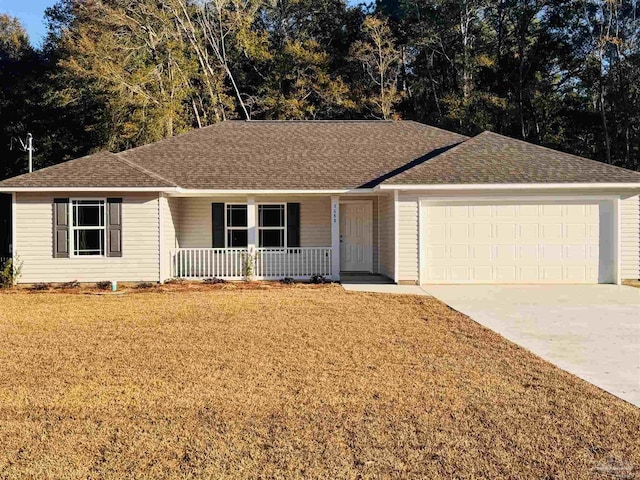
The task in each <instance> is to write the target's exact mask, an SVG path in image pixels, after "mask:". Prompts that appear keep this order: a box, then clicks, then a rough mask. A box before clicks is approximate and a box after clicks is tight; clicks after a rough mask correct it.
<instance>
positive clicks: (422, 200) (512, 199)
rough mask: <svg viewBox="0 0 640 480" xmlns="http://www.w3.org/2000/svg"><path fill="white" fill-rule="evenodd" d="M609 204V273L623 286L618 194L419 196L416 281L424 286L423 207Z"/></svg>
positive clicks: (615, 281) (425, 245)
mask: <svg viewBox="0 0 640 480" xmlns="http://www.w3.org/2000/svg"><path fill="white" fill-rule="evenodd" d="M593 201H598V202H610V203H611V207H612V209H611V212H612V224H613V225H612V226H613V232H612V236H611V237H612V241H613V247H612V246H610V245H607V246H608V247H609V248H611V247H612V250H613V252H612V262H613V265H612V271H613V278H614V283H615V284H617V285H621V284H622V277H621V255H620V248H621V247H620V237H621V234H620V224H621V222H620V201H621V196H620V195H526V196H524V195H519V196H506V195H505V196H502V195H500V196H486V195H484V196H469V197H429V196H419V197H418V279H419V283H420V284H424V283H426V279H425V271H426V269H425V268H424V267H425V265H426V264H427V261H426V250H427V244H426V238H425V235H424V228H423V227H424V226H425V224H426V218H425V208H424V207H425V206H432V205H473V204H474V203H487V202H489V203H491V204H493V205H499V204H501V203H506V204H508V203H518V202H537V203H545V202H557V203H562V202H593Z"/></svg>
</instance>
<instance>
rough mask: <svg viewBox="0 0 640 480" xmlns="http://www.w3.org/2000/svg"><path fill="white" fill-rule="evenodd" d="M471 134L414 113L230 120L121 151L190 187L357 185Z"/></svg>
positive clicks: (379, 178) (372, 182)
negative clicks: (404, 116) (395, 117)
mask: <svg viewBox="0 0 640 480" xmlns="http://www.w3.org/2000/svg"><path fill="white" fill-rule="evenodd" d="M465 139H466V137H464V136H462V135H458V134H456V133H453V132H448V131H446V130H441V129H439V128H434V127H430V126H427V125H423V124H420V123H416V122H410V121H404V122H383V121H355V122H349V121H326V122H325V121H311V122H287V121H285V122H279V121H253V122H244V121H229V122H223V123H219V124H217V125H214V126H211V127H207V128H203V129H200V130H196V131H193V132H190V133H188V134H185V135H181V136H177V137H173V138H170V139H167V140H164V141H161V142H157V143H153V144H150V145H146V146H143V147H139V148H134V149H132V150H128V151H125V152H122V153H121V154H120V155H121V156H122V157H123V158H126V159H127V160H129V161H131V162H134V163H136V164H137V165H140V166H142V167H144V168H146V169H148V170H152V171H154V172H156V173H157V174H159V175H160V176H162V177H163V178H165V179H167V180H169V181H171V182H174V183H176V184H177V185H179V186H180V187H183V188H189V189H222V190H228V189H270V190H271V189H284V190H289V189H296V190H298V189H327V190H330V189H352V188H358V187H362V186H372V185H375V184H377V183H380V182H381V181H382V180H384V178H385V175H387V174H388V173H389V172H390V171H393V170H395V169H399V168H402V167H405V166H406V165H407V164H410V163H411V162H415V161H417V160H419V159H422V158H424V157H425V156H427V155H429V154H430V153H432V152H434V151H437V150H438V149H441V148H443V147H448V146H451V145H455V144H457V143H459V142H461V141H463V140H465Z"/></svg>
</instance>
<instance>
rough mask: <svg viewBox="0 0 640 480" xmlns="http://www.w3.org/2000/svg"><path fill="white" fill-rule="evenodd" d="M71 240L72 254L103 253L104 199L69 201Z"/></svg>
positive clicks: (89, 254) (95, 254)
mask: <svg viewBox="0 0 640 480" xmlns="http://www.w3.org/2000/svg"><path fill="white" fill-rule="evenodd" d="M71 209H72V211H71V219H72V221H71V241H72V242H73V243H72V245H73V249H72V252H73V255H74V256H92V255H93V256H101V255H104V254H105V232H106V227H105V201H104V200H73V201H72V202H71Z"/></svg>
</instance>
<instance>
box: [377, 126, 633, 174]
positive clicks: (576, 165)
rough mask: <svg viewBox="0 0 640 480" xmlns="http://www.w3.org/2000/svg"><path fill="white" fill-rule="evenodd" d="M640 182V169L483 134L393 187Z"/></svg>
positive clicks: (414, 171)
mask: <svg viewBox="0 0 640 480" xmlns="http://www.w3.org/2000/svg"><path fill="white" fill-rule="evenodd" d="M627 182H628V183H640V173H638V172H634V171H632V170H627V169H624V168H620V167H616V166H613V165H607V164H605V163H602V162H597V161H595V160H589V159H586V158H582V157H578V156H576V155H571V154H568V153H564V152H560V151H557V150H552V149H550V148H546V147H542V146H540V145H535V144H533V143H528V142H524V141H522V140H516V139H514V138H510V137H505V136H503V135H499V134H497V133H493V132H483V133H481V134H480V135H477V136H475V137H473V138H471V139H469V140H467V141H465V142H463V143H461V144H459V145H457V146H455V147H453V148H451V149H449V150H448V151H446V152H444V153H443V154H441V155H439V156H437V157H436V158H434V159H432V160H429V161H428V162H424V163H422V164H420V165H418V166H416V167H415V168H412V169H411V170H408V171H406V172H403V173H401V174H399V175H397V176H395V177H394V178H391V179H389V180H388V181H387V182H385V183H386V184H389V185H409V184H414V185H432V184H436V185H439V184H511V183H522V184H526V183H535V184H539V183H627Z"/></svg>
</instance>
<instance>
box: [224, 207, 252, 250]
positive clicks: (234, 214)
mask: <svg viewBox="0 0 640 480" xmlns="http://www.w3.org/2000/svg"><path fill="white" fill-rule="evenodd" d="M248 226H249V224H248V222H247V206H246V205H230V204H229V205H227V247H229V248H246V247H247V245H248V240H249V237H248Z"/></svg>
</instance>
